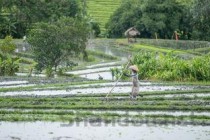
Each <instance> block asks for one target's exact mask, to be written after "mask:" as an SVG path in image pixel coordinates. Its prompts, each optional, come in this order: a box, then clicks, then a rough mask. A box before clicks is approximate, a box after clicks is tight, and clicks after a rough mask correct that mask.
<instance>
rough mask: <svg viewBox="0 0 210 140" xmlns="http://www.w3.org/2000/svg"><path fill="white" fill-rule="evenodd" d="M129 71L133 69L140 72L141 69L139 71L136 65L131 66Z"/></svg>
mask: <svg viewBox="0 0 210 140" xmlns="http://www.w3.org/2000/svg"><path fill="white" fill-rule="evenodd" d="M129 69H132V70H134V71H139V69H138V67H137V66H136V65H132V66H130V67H129Z"/></svg>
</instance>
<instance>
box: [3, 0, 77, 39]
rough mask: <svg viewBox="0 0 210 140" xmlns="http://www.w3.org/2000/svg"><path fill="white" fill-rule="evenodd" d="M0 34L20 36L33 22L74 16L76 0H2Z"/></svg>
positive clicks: (75, 13)
mask: <svg viewBox="0 0 210 140" xmlns="http://www.w3.org/2000/svg"><path fill="white" fill-rule="evenodd" d="M1 8H2V10H1V9H0V10H1V13H2V14H0V17H1V18H2V20H1V23H0V36H2V37H4V36H6V35H12V36H13V37H15V38H22V37H23V36H24V35H25V34H26V30H28V29H29V28H31V26H32V25H33V24H34V23H37V22H48V21H56V20H58V19H59V18H60V17H62V16H66V17H75V16H76V15H77V14H78V13H79V11H80V9H79V4H78V1H77V0H62V1H60V0H53V1H52V0H50V1H49V0H24V1H22V0H21V1H20V0H11V1H8V0H2V7H1Z"/></svg>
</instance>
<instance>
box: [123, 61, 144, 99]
mask: <svg viewBox="0 0 210 140" xmlns="http://www.w3.org/2000/svg"><path fill="white" fill-rule="evenodd" d="M129 69H130V70H131V74H130V75H128V74H126V73H124V75H125V76H127V77H132V83H133V85H132V91H131V93H130V97H131V98H132V99H136V96H137V95H138V93H139V80H138V71H139V69H138V67H137V66H136V65H131V66H130V67H129ZM140 96H141V97H143V95H140Z"/></svg>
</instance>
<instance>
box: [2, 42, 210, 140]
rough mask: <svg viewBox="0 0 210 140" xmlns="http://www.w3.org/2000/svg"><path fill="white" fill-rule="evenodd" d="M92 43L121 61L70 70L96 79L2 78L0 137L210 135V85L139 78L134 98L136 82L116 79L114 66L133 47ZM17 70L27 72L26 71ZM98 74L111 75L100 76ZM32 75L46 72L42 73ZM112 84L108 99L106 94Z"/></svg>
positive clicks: (195, 138) (203, 139)
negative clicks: (56, 80)
mask: <svg viewBox="0 0 210 140" xmlns="http://www.w3.org/2000/svg"><path fill="white" fill-rule="evenodd" d="M96 43H97V42H96ZM111 43H112V42H111ZM89 49H90V50H93V51H94V50H97V51H102V52H104V53H106V54H109V55H114V56H117V57H119V58H121V60H122V61H116V62H103V63H99V64H94V65H89V66H86V67H84V69H80V70H77V71H69V72H67V73H68V74H75V75H78V76H79V77H82V78H84V79H86V80H87V81H91V80H95V81H98V82H95V83H91V82H90V84H75V85H74V84H73V85H71V84H69V85H68V84H66V83H65V82H63V83H59V84H57V83H53V82H52V83H53V84H55V85H54V86H52V85H51V84H52V83H51V82H49V81H50V80H49V81H48V80H46V82H44V83H42V82H40V83H38V82H35V83H36V84H34V82H29V81H27V80H17V81H14V80H12V79H10V80H5V81H4V80H1V81H0V88H1V92H0V140H1V139H2V140H42V139H43V140H84V139H85V140H117V139H120V140H130V139H132V140H156V139H160V140H168V139H170V140H177V139H183V140H208V139H209V138H210V108H209V107H210V101H209V99H210V90H209V89H210V85H204V86H203V85H190V84H189V85H188V84H184V85H181V84H174V85H173V84H172V85H170V84H166V83H155V82H149V81H140V93H142V94H143V95H144V97H143V98H140V97H139V98H138V99H137V100H132V99H130V97H129V93H130V92H131V86H132V83H131V82H122V81H120V82H119V83H118V84H117V85H116V83H115V82H114V81H113V79H112V78H113V77H112V75H111V71H110V69H111V68H121V65H122V64H124V61H127V56H128V55H130V53H129V52H123V51H119V50H117V49H116V48H115V49H114V48H110V47H109V43H107V42H106V41H105V42H103V43H102V45H98V46H97V47H96V46H94V45H93V46H91V47H90V48H89ZM17 75H18V76H20V77H24V76H27V73H17ZM99 75H100V76H102V77H103V80H107V81H103V80H98V78H99ZM32 76H34V77H40V78H43V77H45V75H43V74H41V75H32ZM26 79H27V78H26ZM42 80H45V79H42ZM42 80H40V81H42ZM64 81H67V82H68V83H71V82H72V81H68V80H66V79H65V80H64ZM87 81H85V80H84V82H87ZM46 83H47V84H46ZM48 83H49V85H48ZM56 84H57V85H56ZM62 84H63V85H62ZM40 85H42V86H40ZM57 86H60V88H59V90H58V89H57V88H58V87H57ZM114 86H115V88H114V90H113V91H112V93H111V94H110V98H109V100H106V99H104V96H102V95H103V94H104V95H106V94H107V93H109V92H110V90H111V89H112V88H113V87H114ZM10 89H11V91H10ZM15 89H17V91H16V90H15ZM191 92H192V93H191ZM158 93H159V94H158ZM163 93H164V94H163ZM165 93H167V94H165ZM112 94H114V95H113V96H112ZM118 94H119V96H118ZM123 94H125V95H123ZM67 95H70V96H67ZM71 95H75V96H71ZM95 95H97V96H95ZM81 118H82V119H81Z"/></svg>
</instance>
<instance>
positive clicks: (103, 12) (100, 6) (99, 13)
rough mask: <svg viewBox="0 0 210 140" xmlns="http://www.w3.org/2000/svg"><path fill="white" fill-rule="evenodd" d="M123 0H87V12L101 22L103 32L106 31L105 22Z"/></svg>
mask: <svg viewBox="0 0 210 140" xmlns="http://www.w3.org/2000/svg"><path fill="white" fill-rule="evenodd" d="M122 1H123V0H114V1H113V0H86V4H87V14H88V15H90V16H91V17H92V18H93V19H94V20H95V21H96V22H97V23H99V27H100V30H101V33H102V34H104V33H105V32H106V31H105V24H106V23H107V21H108V20H109V18H110V16H111V15H112V13H113V12H114V11H115V10H116V9H117V8H118V7H119V6H120V4H121V2H122Z"/></svg>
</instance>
